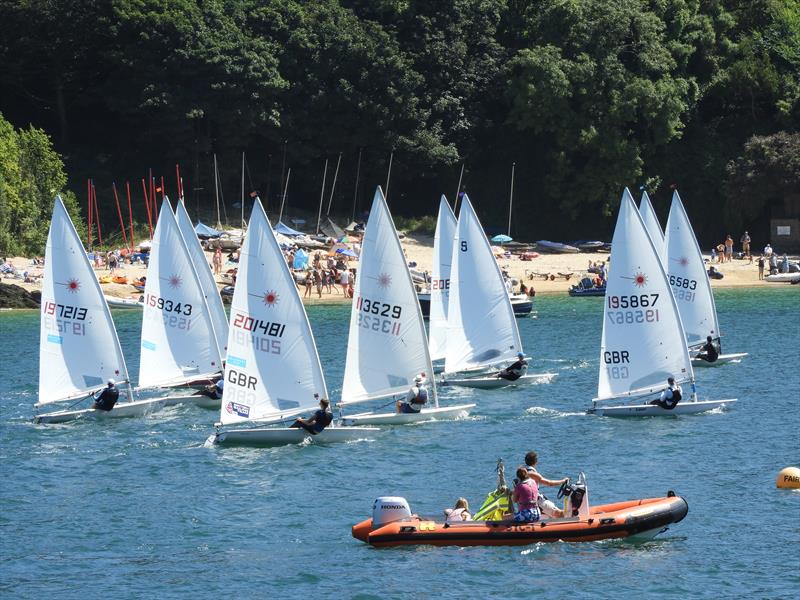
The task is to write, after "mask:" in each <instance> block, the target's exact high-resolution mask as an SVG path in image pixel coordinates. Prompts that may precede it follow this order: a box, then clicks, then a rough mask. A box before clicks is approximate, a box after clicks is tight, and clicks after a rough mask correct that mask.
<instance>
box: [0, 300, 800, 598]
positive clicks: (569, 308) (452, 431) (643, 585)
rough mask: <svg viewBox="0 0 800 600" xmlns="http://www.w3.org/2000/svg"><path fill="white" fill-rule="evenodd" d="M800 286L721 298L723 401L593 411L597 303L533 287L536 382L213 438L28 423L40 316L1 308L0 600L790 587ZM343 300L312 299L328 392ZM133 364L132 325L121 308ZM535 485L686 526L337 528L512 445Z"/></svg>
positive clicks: (145, 427) (474, 486)
mask: <svg viewBox="0 0 800 600" xmlns="http://www.w3.org/2000/svg"><path fill="white" fill-rule="evenodd" d="M798 292H800V290H798V289H797V288H791V287H789V286H786V287H784V288H781V289H768V290H757V289H749V290H740V291H720V292H718V294H717V306H718V309H719V314H720V320H721V324H722V330H723V333H724V334H725V338H724V347H725V350H726V351H729V352H733V351H737V352H749V353H750V356H749V357H748V358H747V359H746V360H745V361H744V362H743V363H741V364H739V365H729V366H725V367H721V368H717V369H705V370H701V371H698V373H697V378H698V390H699V394H700V396H701V397H709V398H730V397H738V398H739V402H738V403H737V404H736V405H735V407H734V408H732V409H730V410H727V411H720V412H714V413H710V414H707V415H702V416H695V417H684V418H661V419H633V420H612V419H606V418H598V417H592V416H586V415H584V414H583V411H584V409H585V408H586V407H587V406H588V403H589V399H590V398H591V397H592V396H593V395H594V392H595V391H596V380H597V366H598V357H597V355H598V347H599V340H600V326H601V319H602V300H601V299H593V298H576V299H572V298H565V297H552V296H551V297H540V298H537V300H536V308H537V310H538V318H537V319H533V318H530V319H526V320H523V321H520V326H521V330H522V336H523V340H524V343H525V346H526V349H527V350H528V352H529V353H531V354H532V355H533V356H534V357H535V361H534V367H535V370H536V371H540V370H548V371H555V372H557V373H558V377H557V378H556V379H555V381H554V382H553V383H551V384H548V385H540V386H536V387H532V388H526V389H519V390H513V389H512V390H503V391H495V392H492V391H470V390H466V391H461V392H448V391H445V392H443V393H442V396H443V398H442V399H443V400H444V401H446V399H447V397H451V398H453V399H456V398H457V399H458V400H477V401H478V403H479V407H478V409H477V411H476V412H475V415H474V417H471V418H469V419H467V420H463V421H459V422H447V423H428V424H420V425H416V426H406V427H396V428H389V429H385V430H384V432H383V433H381V434H380V435H379V436H377V437H376V439H375V440H374V441H365V442H356V443H352V444H342V445H332V446H327V447H324V446H318V445H313V444H311V445H307V446H306V445H302V446H287V447H282V448H275V449H208V448H204V447H203V442H204V440H205V439H206V437H207V436H208V435H209V434H210V433H211V431H212V423H213V422H214V420H215V415H214V413H213V412H210V411H204V410H202V409H196V408H191V407H174V408H172V409H169V410H166V411H164V412H161V413H157V414H153V415H151V416H150V417H148V418H143V419H122V420H118V421H109V422H105V423H73V424H67V425H60V426H34V425H32V424H31V423H30V417H31V415H32V408H31V405H32V403H33V402H34V399H35V391H36V386H37V378H38V361H37V347H38V313H36V312H27V311H26V312H14V313H5V314H0V327H1V328H2V335H1V336H0V381H2V382H3V384H4V386H3V388H4V390H3V394H2V399H1V400H0V469H2V486H0V506H1V507H2V510H0V535H1V537H2V544H1V545H0V594H2V595H3V596H6V597H9V598H56V597H57V598H81V599H84V598H100V597H102V598H143V597H144V598H155V597H158V598H173V597H175V598H178V597H181V598H185V597H198V598H199V597H203V598H206V597H212V596H219V595H221V594H225V595H226V596H233V597H241V598H251V597H278V598H284V597H286V598H289V597H292V598H302V597H317V598H327V597H332V596H334V595H335V596H336V597H347V598H364V599H366V598H389V597H407V598H430V597H434V596H436V597H442V598H479V597H486V598H488V597H498V598H499V597H502V598H530V597H532V596H534V595H535V594H547V595H548V596H549V597H563V596H565V595H568V596H570V597H595V598H596V597H621V596H623V595H625V596H632V595H634V594H636V595H647V596H650V597H680V598H685V597H714V598H716V597H720V596H722V597H742V596H744V595H749V596H751V597H756V598H764V597H771V598H778V597H797V593H798V591H797V590H798V585H800V576H798V564H800V550H799V548H800V544H798V542H800V519H798V515H800V493H798V492H791V491H782V490H776V489H775V477H776V475H777V472H778V471H779V470H780V469H781V468H783V467H785V466H788V465H791V464H794V465H797V464H799V463H800V442H798V439H800V437H799V436H798V420H799V419H798V399H800V376H799V375H798V365H800V344H798V339H800V330H799V328H800V326H799V325H798V323H800V319H798V309H800V293H798ZM348 314H349V310H348V307H345V306H329V307H315V308H312V309H311V310H310V317H311V321H312V326H313V327H314V331H315V334H316V337H317V341H318V344H319V347H320V352H321V355H322V362H323V365H324V366H325V368H326V373H327V378H328V383H329V387H330V389H331V395H332V396H333V397H334V398H336V397H337V396H338V391H339V389H340V386H341V379H342V372H343V368H344V356H345V348H346V343H347V342H346V337H347V323H348ZM114 318H115V321H116V322H117V325H118V328H119V333H120V338H121V340H122V343H123V346H124V348H125V350H126V355H127V356H128V364H129V367H130V370H131V373H132V374H135V373H137V372H138V364H137V363H138V350H137V342H138V335H139V323H138V322H137V321H138V319H139V318H140V316H139V315H138V314H136V313H132V312H124V311H123V312H115V314H114ZM531 449H535V450H537V451H538V452H539V456H540V470H541V471H542V472H543V473H544V474H545V475H546V476H548V477H551V478H559V477H562V476H565V475H571V476H575V475H577V473H578V472H579V471H581V470H582V471H585V472H586V474H587V477H588V483H589V493H590V499H591V501H592V502H593V503H598V504H600V503H605V502H612V501H618V500H625V499H633V498H643V497H652V496H661V495H664V494H665V493H666V492H667V490H670V489H672V490H675V491H676V492H677V493H678V494H680V495H683V496H684V497H685V498H686V499H687V500H688V502H689V514H688V516H687V517H686V519H685V520H684V521H683V522H681V523H679V524H677V525H674V526H673V527H672V528H670V530H669V531H668V532H667V533H665V534H662V536H660V537H659V538H657V539H656V540H654V541H652V542H647V543H640V544H631V543H622V542H612V543H607V542H606V543H589V544H562V543H556V544H539V545H533V546H528V547H523V548H433V547H415V548H398V549H388V550H376V549H373V548H370V547H368V546H366V545H364V544H362V543H360V542H358V541H356V540H354V539H353V538H352V537H351V536H350V526H351V525H352V524H354V523H356V522H358V521H360V520H362V519H364V518H366V517H367V516H369V512H370V509H371V506H372V501H373V499H374V498H375V497H376V496H379V495H387V494H391V495H401V496H405V497H406V498H407V499H408V500H409V501H410V503H411V506H412V509H413V510H414V511H415V512H419V513H420V514H423V515H436V516H440V515H441V511H442V509H444V508H445V507H448V506H451V505H452V503H453V502H454V501H455V499H456V498H457V497H459V496H466V497H467V498H468V499H469V501H470V504H471V506H472V507H473V509H474V508H477V507H478V506H479V505H480V504H481V502H482V501H483V499H484V498H485V495H486V493H487V492H489V491H490V490H491V489H493V487H494V484H495V474H494V466H495V462H496V460H497V459H498V458H501V457H502V458H503V459H505V461H506V463H507V465H508V467H509V472H510V471H511V468H512V467H514V466H515V465H516V464H518V463H519V462H521V460H522V457H523V455H524V453H525V452H526V451H527V450H531Z"/></svg>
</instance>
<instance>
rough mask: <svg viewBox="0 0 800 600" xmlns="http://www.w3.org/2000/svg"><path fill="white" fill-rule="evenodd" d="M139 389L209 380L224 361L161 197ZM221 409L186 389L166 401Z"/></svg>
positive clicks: (177, 231) (197, 283)
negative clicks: (179, 399) (179, 401)
mask: <svg viewBox="0 0 800 600" xmlns="http://www.w3.org/2000/svg"><path fill="white" fill-rule="evenodd" d="M139 352H140V354H139V356H140V359H139V388H140V389H141V388H144V389H154V388H173V387H178V386H186V385H187V384H189V383H191V382H196V381H198V380H205V381H206V382H210V381H213V380H214V378H216V377H218V376H219V375H221V373H222V357H221V353H220V349H219V346H218V344H217V336H216V333H215V331H214V324H213V321H212V318H211V311H210V310H209V308H208V303H207V301H206V294H205V291H204V289H203V286H202V284H201V283H200V278H199V277H198V275H197V271H196V269H195V266H194V262H193V260H192V256H191V254H190V252H189V248H188V245H187V243H186V241H185V240H184V237H183V234H182V233H181V230H180V227H179V226H178V222H177V220H176V218H175V215H174V214H173V212H172V207H171V206H170V203H169V200H168V199H167V198H164V200H163V202H162V204H161V211H160V214H159V217H158V224H157V225H156V229H155V232H154V234H153V245H152V248H151V250H150V261H149V264H148V266H147V280H146V282H145V288H144V311H143V312H142V333H141V344H140V349H139ZM177 398H182V400H181V401H182V402H191V403H196V404H201V405H205V406H210V407H213V408H218V407H219V403H220V401H219V400H214V399H212V398H209V397H207V396H202V395H194V394H193V390H191V389H190V388H186V391H184V392H182V395H180V396H172V397H171V400H170V402H171V403H173V404H175V403H178V400H177Z"/></svg>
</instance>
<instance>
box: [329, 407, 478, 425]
mask: <svg viewBox="0 0 800 600" xmlns="http://www.w3.org/2000/svg"><path fill="white" fill-rule="evenodd" d="M475 406H476V405H475V404H459V405H458V406H440V407H439V408H423V409H422V410H421V411H420V412H418V413H394V412H392V413H359V414H357V415H348V416H346V417H342V422H343V423H346V424H347V425H406V424H407V423H419V422H420V421H446V420H452V419H456V418H458V417H461V416H467V415H468V414H469V411H470V410H472V409H473V408H475Z"/></svg>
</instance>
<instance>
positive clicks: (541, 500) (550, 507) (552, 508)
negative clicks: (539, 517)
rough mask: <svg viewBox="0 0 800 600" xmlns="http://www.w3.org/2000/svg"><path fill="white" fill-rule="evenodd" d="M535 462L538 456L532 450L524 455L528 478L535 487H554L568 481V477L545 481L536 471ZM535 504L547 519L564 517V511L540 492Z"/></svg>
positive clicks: (537, 460)
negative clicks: (534, 483) (532, 481)
mask: <svg viewBox="0 0 800 600" xmlns="http://www.w3.org/2000/svg"><path fill="white" fill-rule="evenodd" d="M537 462H539V456H538V454H536V452H534V451H533V450H531V451H530V452H528V453H527V454H526V455H525V468H526V469H527V470H528V476H529V477H530V478H531V479H533V480H534V481H535V482H536V485H537V486H542V485H548V486H556V485H561V484H562V483H566V482H567V481H569V477H564V478H563V479H547V478H545V477H543V476H542V475H541V474H540V473H539V472H538V471H537V470H536V463H537ZM536 504H537V506H538V507H539V510H540V511H541V512H542V514H544V515H547V516H548V517H552V518H556V519H560V518H561V517H563V516H564V511H563V510H561V509H560V508H558V507H557V506H556V505H555V504H554V503H553V502H552V501H550V500H548V499H547V497H546V496H545V495H544V494H542V493H541V492H539V495H538V496H537V498H536Z"/></svg>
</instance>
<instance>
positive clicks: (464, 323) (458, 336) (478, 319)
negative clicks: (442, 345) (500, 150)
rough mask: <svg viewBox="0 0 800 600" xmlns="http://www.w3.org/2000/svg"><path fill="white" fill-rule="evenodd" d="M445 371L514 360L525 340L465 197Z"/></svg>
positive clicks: (456, 250)
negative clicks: (520, 333)
mask: <svg viewBox="0 0 800 600" xmlns="http://www.w3.org/2000/svg"><path fill="white" fill-rule="evenodd" d="M451 265H452V267H451V272H450V304H449V307H448V313H447V351H446V356H445V371H446V372H448V373H453V372H457V371H466V370H469V369H475V368H481V367H488V366H490V365H493V364H496V363H499V362H503V361H514V360H516V355H517V353H518V352H522V341H521V340H520V336H519V329H518V328H517V322H516V319H515V318H514V309H513V308H512V307H511V300H510V299H509V297H508V292H507V291H506V287H505V283H504V281H503V275H502V273H501V272H500V267H499V266H498V265H497V261H496V260H495V258H494V256H493V255H492V250H491V247H490V246H489V240H487V239H486V234H485V233H484V232H483V227H482V226H481V224H480V221H479V220H478V216H477V215H476V214H475V211H474V210H473V208H472V204H471V203H470V201H469V198H468V197H467V195H466V194H464V198H463V201H462V204H461V213H460V214H459V217H458V228H457V234H456V238H455V243H454V245H453V259H452V262H451Z"/></svg>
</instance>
